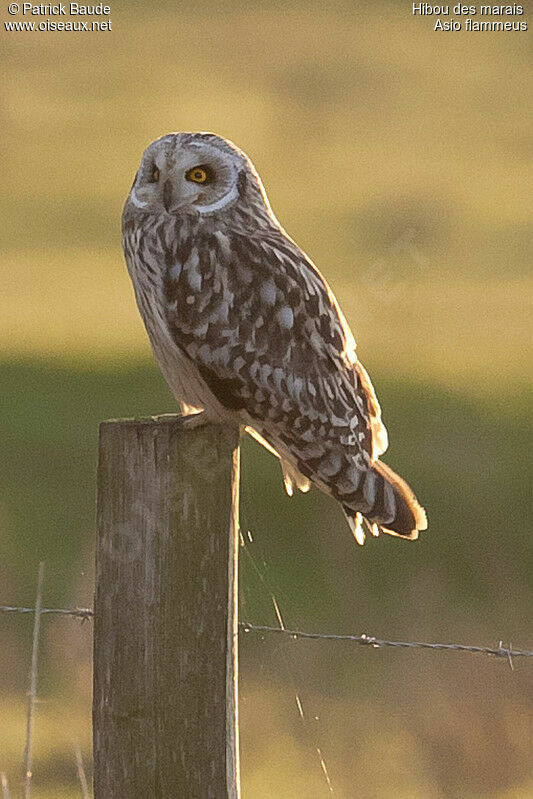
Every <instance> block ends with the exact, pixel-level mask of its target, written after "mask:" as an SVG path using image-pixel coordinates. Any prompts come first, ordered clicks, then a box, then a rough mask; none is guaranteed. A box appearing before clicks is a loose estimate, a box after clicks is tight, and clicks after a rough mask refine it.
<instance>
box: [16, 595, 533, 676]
mask: <svg viewBox="0 0 533 799" xmlns="http://www.w3.org/2000/svg"><path fill="white" fill-rule="evenodd" d="M0 612H1V613H22V614H24V613H35V608H24V607H17V606H14V605H0ZM40 613H41V615H45V614H50V615H58V616H72V617H74V618H77V619H81V621H88V620H89V619H92V618H94V611H93V610H92V609H91V608H72V609H69V608H41V611H40ZM239 627H240V628H241V629H242V630H243V631H244V632H245V633H249V632H253V633H276V634H277V635H285V636H289V637H290V638H292V639H293V640H297V639H307V640H314V641H351V642H352V643H355V644H359V645H360V646H370V647H372V648H373V649H381V648H382V647H393V648H396V649H432V650H441V651H442V650H447V651H451V652H470V653H472V654H482V655H492V656H493V657H503V658H507V660H508V661H509V664H510V665H511V667H512V665H513V662H512V658H519V657H524V658H531V657H533V651H530V650H527V649H513V647H512V645H511V644H509V646H504V645H503V641H500V642H499V643H498V646H497V647H490V646H475V645H473V644H439V643H430V642H427V641H389V640H387V639H385V638H376V637H375V636H374V635H367V634H366V633H361V634H360V635H351V634H348V633H311V632H306V631H304V630H288V629H287V628H285V627H269V626H267V625H263V624H252V623H250V622H247V621H241V622H239Z"/></svg>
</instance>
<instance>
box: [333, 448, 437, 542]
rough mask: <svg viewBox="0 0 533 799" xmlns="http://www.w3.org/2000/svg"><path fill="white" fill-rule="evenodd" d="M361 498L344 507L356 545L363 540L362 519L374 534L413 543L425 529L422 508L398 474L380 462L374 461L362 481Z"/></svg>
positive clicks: (424, 515) (359, 492)
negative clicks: (405, 539) (399, 538)
mask: <svg viewBox="0 0 533 799" xmlns="http://www.w3.org/2000/svg"><path fill="white" fill-rule="evenodd" d="M357 493H358V494H359V495H360V496H358V497H357V498H355V501H353V502H352V501H350V505H349V506H348V505H344V506H343V509H344V513H345V514H346V518H347V519H348V524H349V525H350V527H351V530H352V532H353V534H354V536H355V538H356V540H357V542H358V543H359V544H363V543H364V541H365V533H364V530H363V527H362V517H364V520H365V521H366V522H367V524H368V526H369V527H370V530H371V532H372V534H373V535H379V532H380V531H382V532H384V533H388V534H389V535H396V536H400V537H401V538H408V539H410V540H411V541H414V540H415V539H417V538H418V533H419V531H420V530H425V529H426V528H427V518H426V512H425V510H424V508H423V507H422V506H421V505H420V504H419V503H418V500H417V498H416V497H415V495H414V493H413V491H412V490H411V488H410V487H409V486H408V485H407V483H406V482H405V480H402V478H401V477H400V475H398V474H396V472H394V471H393V470H392V469H391V468H390V467H389V466H387V465H386V464H385V463H382V462H381V461H375V462H374V463H373V464H372V467H371V468H370V469H369V470H368V471H367V472H366V474H365V475H364V478H363V479H362V480H361V484H360V486H359V491H358V492H357Z"/></svg>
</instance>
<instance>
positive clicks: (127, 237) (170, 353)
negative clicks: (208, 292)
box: [123, 218, 231, 422]
mask: <svg viewBox="0 0 533 799" xmlns="http://www.w3.org/2000/svg"><path fill="white" fill-rule="evenodd" d="M180 227H182V228H183V230H181V232H180ZM192 232H193V231H191V230H190V226H188V225H187V224H186V222H185V223H184V224H183V225H182V226H180V225H178V224H176V225H172V226H171V230H170V233H169V225H168V223H167V224H166V225H165V224H163V222H161V220H157V219H154V220H152V219H150V218H147V220H146V221H145V222H144V224H143V225H138V226H135V227H134V226H133V225H128V224H127V223H125V224H124V237H123V247H124V253H125V258H126V264H127V267H128V272H129V274H130V277H131V280H132V284H133V288H134V292H135V299H136V301H137V307H138V308H139V312H140V314H141V318H142V320H143V322H144V326H145V328H146V332H147V333H148V338H149V341H150V344H151V347H152V351H153V353H154V357H155V359H156V361H157V364H158V366H159V368H160V369H161V372H162V374H163V377H164V378H165V381H166V383H167V385H168V387H169V388H170V390H171V392H172V394H173V396H174V397H175V399H176V400H177V401H178V402H179V404H180V405H181V408H182V411H183V412H184V413H190V412H195V411H200V410H204V411H205V412H206V413H207V415H208V417H209V418H210V419H212V420H213V421H215V422H229V421H230V416H231V415H230V414H228V412H227V410H226V409H225V408H224V407H223V406H222V405H221V404H220V402H219V401H218V400H217V398H216V397H215V396H214V394H213V392H212V391H211V390H210V388H209V386H208V385H207V383H206V382H205V380H204V379H203V378H202V376H201V374H200V372H199V370H198V367H197V366H196V364H195V363H194V362H193V361H192V360H191V358H190V357H189V356H188V355H187V354H186V352H184V350H183V349H182V348H181V347H180V346H178V345H177V344H176V341H175V340H174V338H173V337H172V336H171V334H170V331H169V326H168V316H169V312H171V313H174V314H179V313H180V309H179V308H178V303H177V301H176V300H172V299H169V296H168V294H169V291H168V286H169V280H170V281H171V282H173V283H174V282H175V281H176V280H177V279H179V277H180V275H181V273H182V271H183V268H184V262H183V260H180V254H179V248H178V247H176V246H175V244H176V242H178V241H180V240H183V239H186V240H190V235H191V233H192ZM162 247H164V248H165V250H164V252H165V258H164V259H162V258H161V252H162V251H163V250H162ZM156 253H157V255H156ZM186 260H187V259H185V265H186ZM189 266H191V264H190V263H189ZM192 267H194V264H192ZM193 273H194V269H193V268H192V269H191V275H193ZM190 280H191V282H193V283H194V277H191V278H190ZM196 288H198V286H196ZM188 296H191V295H188ZM190 306H191V303H190V302H189V303H187V301H186V299H185V303H184V310H185V315H186V316H188V317H189V320H190V317H191V310H192V309H191V307H190ZM187 312H188V313H187ZM192 316H193V317H194V316H195V313H194V312H193V314H192ZM194 321H196V322H197V326H198V325H200V324H201V320H200V319H199V318H198V319H195V320H194Z"/></svg>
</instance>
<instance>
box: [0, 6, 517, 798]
mask: <svg viewBox="0 0 533 799" xmlns="http://www.w3.org/2000/svg"><path fill="white" fill-rule="evenodd" d="M526 11H527V8H526ZM110 16H111V19H112V23H113V24H112V31H111V32H101V33H98V34H97V33H90V34H82V33H78V34H74V33H68V34H67V33H63V34H50V33H33V34H31V33H9V34H8V33H5V32H4V31H3V26H2V33H1V34H0V36H1V39H2V42H1V46H2V74H3V77H2V81H1V86H0V88H1V95H2V103H1V106H0V123H1V128H2V132H3V192H2V194H1V198H0V204H1V209H0V211H1V216H2V220H3V224H2V242H1V261H0V270H1V277H2V291H1V292H0V379H1V385H2V390H1V395H2V408H3V413H2V419H3V423H2V458H1V463H0V468H1V470H2V472H1V481H0V485H1V488H0V604H3V603H5V604H11V603H16V604H31V603H32V602H33V595H34V586H35V581H36V572H37V565H38V562H39V560H45V561H46V583H45V604H46V605H47V606H55V605H58V606H76V605H77V606H85V605H90V604H91V603H92V576H93V566H92V558H93V555H92V552H93V541H94V494H95V479H94V478H95V464H96V440H97V426H98V422H99V421H100V420H101V419H104V418H106V417H111V416H114V417H115V416H132V415H136V414H153V413H161V412H168V411H173V410H174V409H175V405H174V402H173V400H172V397H171V396H170V394H169V392H168V390H167V388H166V386H165V384H164V383H163V380H162V378H161V377H160V375H159V373H158V371H157V369H156V367H155V365H154V363H153V361H152V359H151V355H150V352H149V349H148V345H147V342H146V339H145V334H144V330H143V328H142V325H141V322H140V319H139V317H138V314H137V311H136V308H135V305H134V299H133V294H132V290H131V287H130V285H129V282H128V278H127V275H126V270H125V267H124V265H123V261H122V254H121V245H120V213H121V206H122V203H123V200H124V197H125V196H126V194H127V192H128V190H129V186H130V184H131V180H132V177H133V175H134V174H135V171H136V168H137V164H138V161H139V159H140V155H141V152H142V150H143V149H144V147H145V146H146V145H147V144H148V143H149V142H150V141H151V140H152V139H154V138H156V137H157V136H159V135H161V134H163V133H166V132H169V131H171V130H213V131H215V132H217V133H219V134H222V135H224V136H227V137H229V138H231V139H232V140H234V141H235V142H236V143H237V144H239V145H240V146H241V147H242V148H243V149H244V150H246V151H247V152H248V154H249V155H250V156H251V158H252V159H253V160H254V162H255V164H256V166H257V168H258V170H259V172H260V174H261V175H262V177H263V180H264V182H265V185H266V188H267V191H268V194H269V197H270V200H271V202H272V205H273V207H274V210H275V212H276V214H277V215H278V217H279V219H280V220H281V222H282V224H283V225H284V226H285V227H286V228H287V230H288V231H289V233H290V234H291V235H292V236H293V237H294V238H295V239H296V241H297V242H298V243H299V244H301V245H302V246H303V247H304V248H305V249H306V250H307V252H308V253H309V254H310V255H311V257H313V259H314V260H315V261H316V262H317V264H318V265H319V267H320V268H321V270H322V271H323V272H324V274H325V275H326V277H327V279H328V280H329V282H330V283H331V285H332V287H333V289H334V291H335V292H336V294H337V296H338V297H339V300H340V302H341V305H342V307H343V308H344V310H345V312H346V315H347V317H348V320H349V322H350V323H351V325H352V327H353V329H354V333H355V335H356V338H357V340H358V344H359V354H360V357H361V359H362V361H363V363H364V364H365V365H366V367H367V368H368V370H369V371H370V373H371V375H372V378H373V381H374V384H375V387H376V390H377V392H378V396H379V398H380V401H381V403H382V406H383V410H384V419H385V422H386V424H387V426H388V429H389V434H390V438H391V446H390V449H389V453H388V458H387V461H388V462H389V463H390V464H391V465H392V466H393V467H394V468H396V469H398V470H399V471H400V472H401V473H402V474H404V475H405V477H406V478H408V479H409V481H410V482H411V483H412V485H413V486H414V488H415V489H416V492H417V494H418V496H419V498H420V500H421V501H422V502H423V504H424V505H425V506H426V508H427V510H428V514H429V520H430V527H429V530H428V532H427V533H426V534H424V535H423V536H422V538H421V540H420V541H418V542H417V543H414V544H411V543H408V542H403V541H399V540H396V539H391V538H390V537H380V538H379V539H372V540H370V541H369V542H368V543H367V545H366V546H365V547H364V548H362V549H361V548H359V547H357V546H356V545H355V543H354V541H353V539H352V538H351V536H350V534H349V531H348V530H347V527H346V525H345V523H344V522H343V519H342V517H341V515H340V513H339V512H338V511H337V509H336V508H335V506H334V505H333V504H332V503H331V502H330V501H329V500H328V499H326V498H324V497H322V496H321V495H319V494H318V493H316V492H312V493H311V494H310V495H308V496H305V497H303V496H299V497H295V498H294V499H292V500H289V499H288V498H287V497H286V496H285V495H284V493H283V490H282V484H281V479H280V474H279V467H278V465H277V463H276V462H275V460H274V459H273V458H272V457H271V456H269V455H268V454H267V453H266V452H265V451H263V450H261V449H260V448H259V447H258V446H257V445H256V444H255V443H253V442H251V441H247V442H245V444H244V466H243V502H242V526H243V531H245V532H246V531H247V530H250V532H251V536H250V538H251V539H252V540H250V538H249V537H248V536H245V540H246V546H245V547H244V548H243V549H242V551H241V555H242V557H241V568H242V584H241V615H242V617H243V618H246V619H247V620H249V621H254V622H257V623H266V624H271V623H272V624H276V623H277V622H276V617H275V612H274V606H273V598H272V597H275V599H276V601H277V603H278V605H279V608H280V610H281V613H282V615H283V618H284V621H285V624H286V625H287V626H288V627H299V628H303V629H312V630H326V631H335V632H355V633H361V632H366V633H368V634H373V635H376V636H378V637H379V636H381V637H392V638H397V639H404V640H435V641H439V640H442V641H460V642H466V643H478V644H484V645H496V644H497V643H498V641H499V639H501V638H503V639H504V643H509V642H512V643H513V644H514V645H516V646H522V647H523V648H533V641H532V639H531V624H530V615H531V614H530V611H531V583H532V577H531V575H532V570H531V543H530V541H531V522H530V519H531V502H530V498H531V496H530V489H529V487H528V481H527V464H526V453H527V450H528V447H527V443H528V440H529V441H531V437H530V433H531V431H530V427H529V419H530V417H529V416H528V414H527V399H528V397H527V392H528V381H527V378H528V374H527V373H528V367H529V366H530V363H531V355H532V349H531V332H530V322H529V319H530V313H531V296H532V293H531V274H530V267H531V262H532V258H531V255H532V253H531V238H532V236H531V234H532V227H533V225H532V219H531V213H530V211H531V192H532V188H533V185H532V180H531V178H532V160H531V156H532V153H533V148H532V143H531V137H530V135H529V133H528V122H530V120H531V112H532V110H533V109H532V108H531V103H530V101H529V100H528V98H529V97H530V96H531V91H530V89H531V70H532V64H531V56H530V49H529V48H530V42H529V41H528V38H526V37H529V36H530V34H529V33H522V34H520V33H505V34H504V33H486V32H485V33H471V34H467V33H465V32H458V33H435V32H433V25H434V20H433V21H432V20H431V19H430V18H427V17H426V18H424V17H413V16H412V15H411V4H409V3H399V2H359V3H357V4H353V3H352V2H345V3H343V2H330V3H329V4H328V6H327V7H325V6H324V5H323V4H319V3H311V2H306V1H305V0H300V1H298V0H295V1H294V2H291V3H283V4H282V3H276V2H264V3H258V2H248V3H243V2H230V3H225V4H219V3H215V2H204V3H202V4H199V5H197V4H194V3H191V2H183V3H181V4H179V5H178V4H176V3H170V2H161V3H158V4H151V3H148V2H147V1H146V0H138V2H128V3H126V2H114V3H113V4H112V9H111V15H110ZM6 17H7V13H6ZM528 21H529V24H530V26H531V24H533V20H532V19H529V20H528ZM31 626H32V621H31V619H29V618H22V617H18V618H12V617H7V616H3V617H2V618H0V714H1V716H0V771H6V773H7V775H8V778H9V783H10V787H11V792H12V795H13V796H15V797H16V796H19V795H20V782H21V773H22V768H21V763H22V752H23V748H24V730H25V719H24V713H25V702H26V699H25V692H26V689H27V682H28V680H27V672H28V666H29V657H30V639H31ZM90 638H91V629H90V624H86V625H81V624H80V623H79V622H76V621H73V620H70V619H51V618H46V619H45V620H44V621H43V630H42V657H41V675H40V690H39V696H40V702H39V705H38V711H37V719H36V729H35V763H34V775H35V776H34V793H33V796H34V797H35V799H45V797H47V798H48V799H52V797H53V799H72V798H73V797H77V796H80V795H81V794H80V788H79V786H78V784H77V778H76V767H75V762H74V756H73V754H72V748H73V745H74V744H75V743H76V741H78V742H79V743H80V745H81V746H82V749H83V752H84V756H85V761H86V765H87V768H88V770H90V763H89V761H90V688H91V682H90V680H91V678H90V654H91V640H90ZM241 672H242V673H241V736H242V768H243V799H272V797H279V798H280V799H297V798H298V799H299V797H302V796H306V797H310V799H322V797H328V796H330V795H331V793H332V794H333V796H336V797H339V799H341V798H342V799H354V798H355V797H360V796H361V797H365V799H388V798H389V797H400V798H401V799H443V798H446V799H447V798H448V797H452V799H455V798H456V799H480V798H481V797H492V798H493V799H496V798H497V799H520V798H523V799H525V797H530V796H532V795H533V772H532V768H531V745H532V743H533V735H532V732H533V731H532V727H531V700H532V680H531V663H530V662H529V661H517V662H515V663H514V671H511V670H510V668H509V664H508V663H507V662H506V661H505V660H502V661H496V660H490V659H487V658H483V657H481V656H473V655H472V656H470V655H461V654H452V653H432V652H419V651H404V650H371V649H366V648H365V649H358V648H356V647H355V646H353V645H349V644H341V643H332V642H293V641H285V640H281V639H279V638H278V637H273V638H268V637H266V638H264V639H263V638H261V637H259V636H257V635H255V634H252V633H250V634H248V635H245V636H243V639H242V644H241ZM296 697H298V698H299V701H300V703H301V706H302V708H303V711H304V718H303V720H302V718H301V716H300V714H299V711H298V706H297V700H296ZM321 759H323V761H324V763H325V769H324V767H323V765H322V763H321ZM325 772H327V775H328V777H329V779H330V781H331V787H330V786H328V781H327V778H326V773H325Z"/></svg>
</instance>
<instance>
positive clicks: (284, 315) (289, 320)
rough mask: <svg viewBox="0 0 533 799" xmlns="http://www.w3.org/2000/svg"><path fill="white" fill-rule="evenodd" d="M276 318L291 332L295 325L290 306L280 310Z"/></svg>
mask: <svg viewBox="0 0 533 799" xmlns="http://www.w3.org/2000/svg"><path fill="white" fill-rule="evenodd" d="M276 318H277V320H278V322H279V323H280V325H281V327H286V328H287V329H288V330H290V328H291V327H292V326H293V324H294V313H293V312H292V308H289V306H288V305H284V306H283V308H280V309H279V311H278V312H277V314H276Z"/></svg>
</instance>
